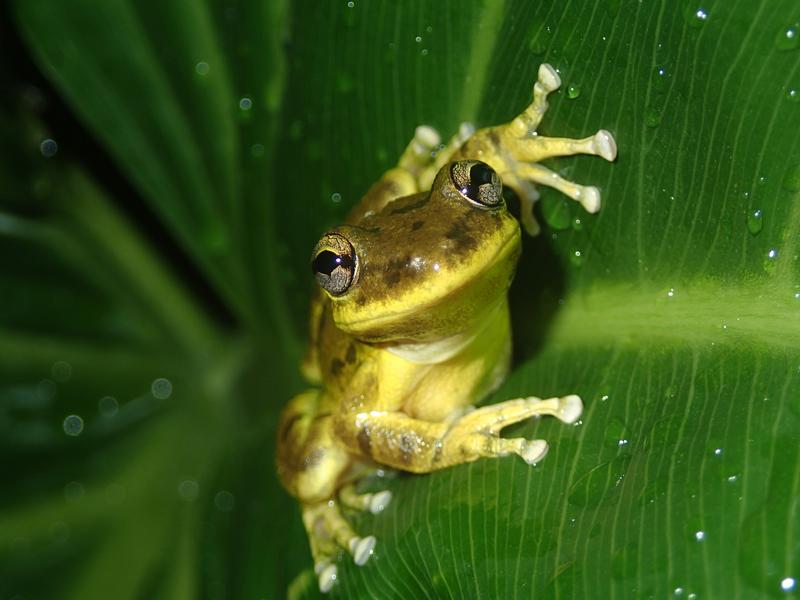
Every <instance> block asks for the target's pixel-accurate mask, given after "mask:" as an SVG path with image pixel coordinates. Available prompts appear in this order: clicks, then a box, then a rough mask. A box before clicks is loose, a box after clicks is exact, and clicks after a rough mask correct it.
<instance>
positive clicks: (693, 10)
mask: <svg viewBox="0 0 800 600" xmlns="http://www.w3.org/2000/svg"><path fill="white" fill-rule="evenodd" d="M683 16H684V18H685V20H686V24H687V25H688V26H689V27H694V28H697V27H702V26H703V24H704V23H705V22H706V21H707V20H708V16H709V13H708V11H707V10H706V9H705V8H702V7H699V6H698V7H695V6H692V5H691V4H690V5H689V6H687V7H686V11H685V12H684V13H683Z"/></svg>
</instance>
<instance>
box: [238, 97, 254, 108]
mask: <svg viewBox="0 0 800 600" xmlns="http://www.w3.org/2000/svg"><path fill="white" fill-rule="evenodd" d="M239 108H241V109H242V110H250V109H251V108H253V100H252V99H250V98H248V97H247V96H244V97H243V98H242V99H240V100H239Z"/></svg>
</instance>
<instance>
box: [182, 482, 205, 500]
mask: <svg viewBox="0 0 800 600" xmlns="http://www.w3.org/2000/svg"><path fill="white" fill-rule="evenodd" d="M178 495H179V496H180V497H181V499H182V500H185V501H186V502H194V501H195V500H197V496H198V495H200V485H199V484H198V483H197V482H196V481H195V480H193V479H184V480H183V481H181V482H180V483H179V484H178Z"/></svg>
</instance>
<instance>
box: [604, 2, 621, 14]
mask: <svg viewBox="0 0 800 600" xmlns="http://www.w3.org/2000/svg"><path fill="white" fill-rule="evenodd" d="M620 4H622V0H608V2H606V10H607V11H608V14H609V15H610V16H612V17H616V16H617V15H618V14H619V7H620Z"/></svg>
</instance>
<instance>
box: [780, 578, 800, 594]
mask: <svg viewBox="0 0 800 600" xmlns="http://www.w3.org/2000/svg"><path fill="white" fill-rule="evenodd" d="M796 589H797V580H796V579H795V578H794V577H784V578H783V579H781V590H783V591H784V592H793V591H794V590H796Z"/></svg>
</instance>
